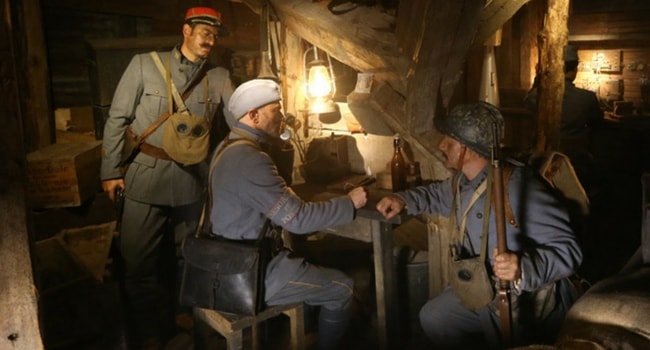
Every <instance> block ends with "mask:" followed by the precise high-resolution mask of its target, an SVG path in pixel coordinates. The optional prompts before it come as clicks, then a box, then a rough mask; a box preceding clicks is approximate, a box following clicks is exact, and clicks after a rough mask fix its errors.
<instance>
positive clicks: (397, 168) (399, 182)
mask: <svg viewBox="0 0 650 350" xmlns="http://www.w3.org/2000/svg"><path fill="white" fill-rule="evenodd" d="M406 173H407V169H406V162H405V161H404V156H402V151H401V147H400V137H399V135H395V137H394V138H393V158H392V159H391V161H390V176H391V180H392V189H393V192H397V191H403V190H405V189H406V187H407V186H406V185H407V184H406Z"/></svg>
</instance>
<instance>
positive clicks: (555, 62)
mask: <svg viewBox="0 0 650 350" xmlns="http://www.w3.org/2000/svg"><path fill="white" fill-rule="evenodd" d="M568 18H569V1H568V0H548V8H547V10H546V15H545V16H544V29H543V30H542V32H541V33H540V35H539V48H540V55H539V66H540V71H539V73H538V76H539V80H540V81H539V84H540V85H539V92H538V99H537V141H536V145H535V153H536V154H537V155H542V154H544V153H546V152H548V151H553V150H557V149H559V147H560V118H561V115H562V99H563V94H564V47H565V46H566V44H567V39H568V34H569V29H568V25H567V23H568Z"/></svg>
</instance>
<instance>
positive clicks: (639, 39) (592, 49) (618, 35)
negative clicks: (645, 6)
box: [569, 10, 650, 114]
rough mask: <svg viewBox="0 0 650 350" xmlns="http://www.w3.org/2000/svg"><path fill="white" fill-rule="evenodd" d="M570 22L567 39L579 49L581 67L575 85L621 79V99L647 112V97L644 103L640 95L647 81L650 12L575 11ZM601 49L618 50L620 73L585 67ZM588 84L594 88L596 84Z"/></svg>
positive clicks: (649, 51)
mask: <svg viewBox="0 0 650 350" xmlns="http://www.w3.org/2000/svg"><path fill="white" fill-rule="evenodd" d="M569 25H570V27H569V30H570V31H569V34H570V35H569V41H570V43H572V44H574V45H575V46H576V47H577V48H578V55H579V57H580V61H581V68H582V69H581V71H580V73H579V74H578V79H576V85H587V84H586V83H587V82H588V81H593V80H598V81H601V82H604V81H608V80H622V81H623V83H622V86H621V91H622V96H621V99H622V100H624V101H630V102H632V103H633V104H634V106H635V107H636V108H637V109H640V110H642V112H643V113H644V114H650V101H649V100H647V99H648V98H650V97H646V102H645V104H644V103H643V101H642V96H641V81H642V80H646V84H650V82H647V80H648V78H649V77H650V11H649V10H641V11H626V12H617V13H574V14H573V15H572V17H571V20H570V23H569ZM604 50H614V51H620V53H621V56H620V57H621V70H620V71H619V72H612V73H610V72H601V73H600V74H595V73H594V72H593V71H590V70H588V69H587V68H588V64H590V61H591V60H592V58H593V55H594V53H598V52H602V51H604ZM601 86H602V83H601ZM591 87H592V88H594V89H597V86H593V85H592V86H591ZM596 91H597V90H596ZM606 104H607V105H611V103H606Z"/></svg>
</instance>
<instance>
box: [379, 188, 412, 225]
mask: <svg viewBox="0 0 650 350" xmlns="http://www.w3.org/2000/svg"><path fill="white" fill-rule="evenodd" d="M405 206H406V203H404V201H403V200H402V199H401V198H399V197H397V196H395V195H392V194H391V195H388V196H386V197H384V198H382V199H381V200H380V201H379V203H377V207H376V208H377V211H378V212H379V213H381V215H383V216H384V217H385V218H386V219H390V218H392V217H394V216H395V215H397V214H399V212H401V211H402V209H404V207H405Z"/></svg>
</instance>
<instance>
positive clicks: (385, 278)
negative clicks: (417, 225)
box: [293, 184, 407, 349]
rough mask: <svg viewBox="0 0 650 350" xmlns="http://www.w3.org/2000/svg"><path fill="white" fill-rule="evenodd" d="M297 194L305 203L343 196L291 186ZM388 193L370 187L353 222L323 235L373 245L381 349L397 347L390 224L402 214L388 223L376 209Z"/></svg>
mask: <svg viewBox="0 0 650 350" xmlns="http://www.w3.org/2000/svg"><path fill="white" fill-rule="evenodd" d="M293 189H294V191H295V192H296V194H298V195H299V196H301V197H302V198H304V199H305V200H324V199H328V198H332V197H335V196H340V195H342V193H336V192H326V191H324V186H318V185H313V184H299V185H294V186H293ZM390 193H391V192H390V191H387V190H383V189H379V188H376V187H374V186H370V187H369V194H368V203H367V204H366V206H365V207H363V208H361V209H358V210H357V217H356V219H355V220H354V221H353V222H351V223H349V224H346V225H340V226H333V227H329V228H327V229H324V230H322V231H323V232H328V233H332V234H335V235H339V236H343V237H347V238H352V239H357V240H361V241H365V242H372V247H373V248H372V250H373V262H374V269H375V292H376V299H377V335H378V337H379V339H378V341H379V347H380V349H392V348H396V346H397V345H398V341H399V339H398V337H399V334H397V330H398V329H399V327H398V326H399V325H398V323H397V318H398V310H397V280H396V278H395V273H394V269H393V240H392V239H393V237H392V230H393V225H399V224H401V223H402V222H404V221H405V219H406V218H407V216H406V215H405V214H401V215H397V216H395V217H393V218H392V219H390V220H386V219H384V217H383V216H382V215H381V214H380V213H379V212H378V211H377V210H376V209H375V206H376V204H377V202H379V200H380V199H381V198H382V197H384V196H386V195H388V194H390Z"/></svg>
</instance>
